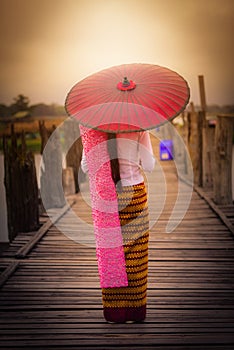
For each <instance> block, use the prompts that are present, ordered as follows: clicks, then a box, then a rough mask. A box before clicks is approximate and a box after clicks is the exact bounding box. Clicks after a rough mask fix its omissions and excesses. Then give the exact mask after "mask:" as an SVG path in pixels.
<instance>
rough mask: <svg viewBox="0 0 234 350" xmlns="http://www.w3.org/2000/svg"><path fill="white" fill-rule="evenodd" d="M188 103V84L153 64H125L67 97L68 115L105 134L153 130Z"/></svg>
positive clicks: (84, 82)
mask: <svg viewBox="0 0 234 350" xmlns="http://www.w3.org/2000/svg"><path fill="white" fill-rule="evenodd" d="M188 101H189V87H188V84H187V82H186V81H185V80H184V79H183V78H182V77H181V76H180V75H179V74H178V73H176V72H174V71H172V70H170V69H168V68H165V67H161V66H157V65H152V64H142V63H134V64H124V65H120V66H115V67H111V68H107V69H104V70H102V71H100V72H98V73H95V74H93V75H90V76H88V77H87V78H85V79H83V80H82V81H80V82H78V83H77V84H76V85H75V86H74V87H73V88H72V89H71V90H70V92H69V93H68V95H67V98H66V102H65V107H66V110H67V113H68V114H69V115H70V116H72V117H74V118H76V119H77V120H78V121H79V123H80V124H82V125H84V126H86V127H89V128H93V129H97V130H101V131H106V132H113V133H119V132H133V131H141V130H147V129H153V128H155V127H158V126H159V125H161V124H163V123H165V122H166V121H168V120H172V119H173V118H174V117H176V116H177V115H178V114H180V113H181V112H182V111H183V110H184V109H185V107H186V105H187V103H188Z"/></svg>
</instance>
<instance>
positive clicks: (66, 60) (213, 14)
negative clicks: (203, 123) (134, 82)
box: [0, 0, 234, 105]
mask: <svg viewBox="0 0 234 350" xmlns="http://www.w3.org/2000/svg"><path fill="white" fill-rule="evenodd" d="M0 16H1V20H0V28H1V30H0V36H1V48H0V50H1V53H0V62H1V65H0V68H1V72H0V85H1V86H0V87H1V89H0V101H2V103H3V104H10V103H12V99H13V98H14V97H16V96H17V95H18V94H24V95H25V96H28V97H29V98H30V101H31V103H33V104H38V103H47V104H48V103H49V104H53V103H54V104H59V105H64V103H65V99H66V95H67V93H68V91H69V90H70V89H71V88H72V86H73V85H74V84H76V83H77V82H78V81H80V80H82V79H83V78H85V77H87V76H88V75H90V74H93V73H95V72H97V71H100V70H102V69H104V68H107V67H110V66H115V65H119V64H123V63H132V62H139V63H140V62H141V63H151V64H157V65H161V66H164V67H168V68H170V69H171V70H174V71H176V72H178V73H179V74H180V75H182V76H183V77H184V78H185V80H187V82H188V84H189V86H190V89H191V98H190V101H191V102H193V103H194V104H196V105H198V104H199V103H200V97H199V84H198V76H199V75H203V76H204V81H205V90H206V100H207V105H213V104H217V105H232V104H234V98H233V91H234V79H233V78H234V66H233V61H234V47H233V39H232V33H233V23H234V1H232V0H223V1H222V6H220V1H219V0H207V1H206V2H204V1H203V0H197V1H196V2H194V1H192V0H174V1H173V0H144V1H142V0H118V1H116V0H98V1H94V0H57V1H56V6H54V1H52V0H34V1H31V0H21V1H20V2H19V1H17V0H2V1H1V14H0ZM198 21H199V23H198ZM9 23H10V25H9ZM41 101H44V102H41Z"/></svg>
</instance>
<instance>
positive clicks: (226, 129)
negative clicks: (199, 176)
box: [214, 115, 234, 204]
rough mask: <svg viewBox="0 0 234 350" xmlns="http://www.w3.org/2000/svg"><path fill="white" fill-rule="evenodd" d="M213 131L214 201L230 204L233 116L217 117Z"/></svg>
mask: <svg viewBox="0 0 234 350" xmlns="http://www.w3.org/2000/svg"><path fill="white" fill-rule="evenodd" d="M217 118H218V119H217V125H216V130H215V173H214V200H215V202H216V203H217V204H232V142H233V132H234V127H233V125H234V116H225V115H224V116H222V115H219V116H217Z"/></svg>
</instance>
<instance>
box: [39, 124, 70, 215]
mask: <svg viewBox="0 0 234 350" xmlns="http://www.w3.org/2000/svg"><path fill="white" fill-rule="evenodd" d="M55 128H56V127H55V126H53V129H52V130H48V129H47V128H46V126H45V124H44V122H42V123H40V122H39V130H40V135H41V140H42V141H41V143H42V149H41V152H42V160H43V165H44V169H41V179H40V180H41V192H42V191H43V199H44V203H43V205H44V207H45V208H46V209H48V208H61V207H63V206H64V205H65V199H64V195H63V193H61V190H60V188H61V185H62V150H61V143H60V139H59V136H58V135H57V134H55V135H54V137H53V142H51V143H50V147H49V148H48V149H46V152H44V148H45V145H46V144H47V142H48V140H49V138H50V136H51V134H52V132H53V131H54V130H55Z"/></svg>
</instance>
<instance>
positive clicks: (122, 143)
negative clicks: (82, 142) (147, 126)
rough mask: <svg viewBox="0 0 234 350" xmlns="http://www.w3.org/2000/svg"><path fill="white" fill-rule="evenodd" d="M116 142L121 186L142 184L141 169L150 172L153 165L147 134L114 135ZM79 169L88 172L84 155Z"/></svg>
mask: <svg viewBox="0 0 234 350" xmlns="http://www.w3.org/2000/svg"><path fill="white" fill-rule="evenodd" d="M116 140H117V152H118V159H119V170H120V177H121V183H122V186H132V185H137V184H139V183H141V182H143V181H144V178H143V175H142V169H143V170H144V171H147V172H151V171H152V170H153V169H154V165H155V157H154V155H153V149H152V145H151V141H150V135H149V132H148V131H142V132H134V133H121V134H117V135H116ZM81 168H82V170H83V172H84V173H87V172H88V166H87V161H86V157H85V155H84V153H83V155H82V160H81Z"/></svg>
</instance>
